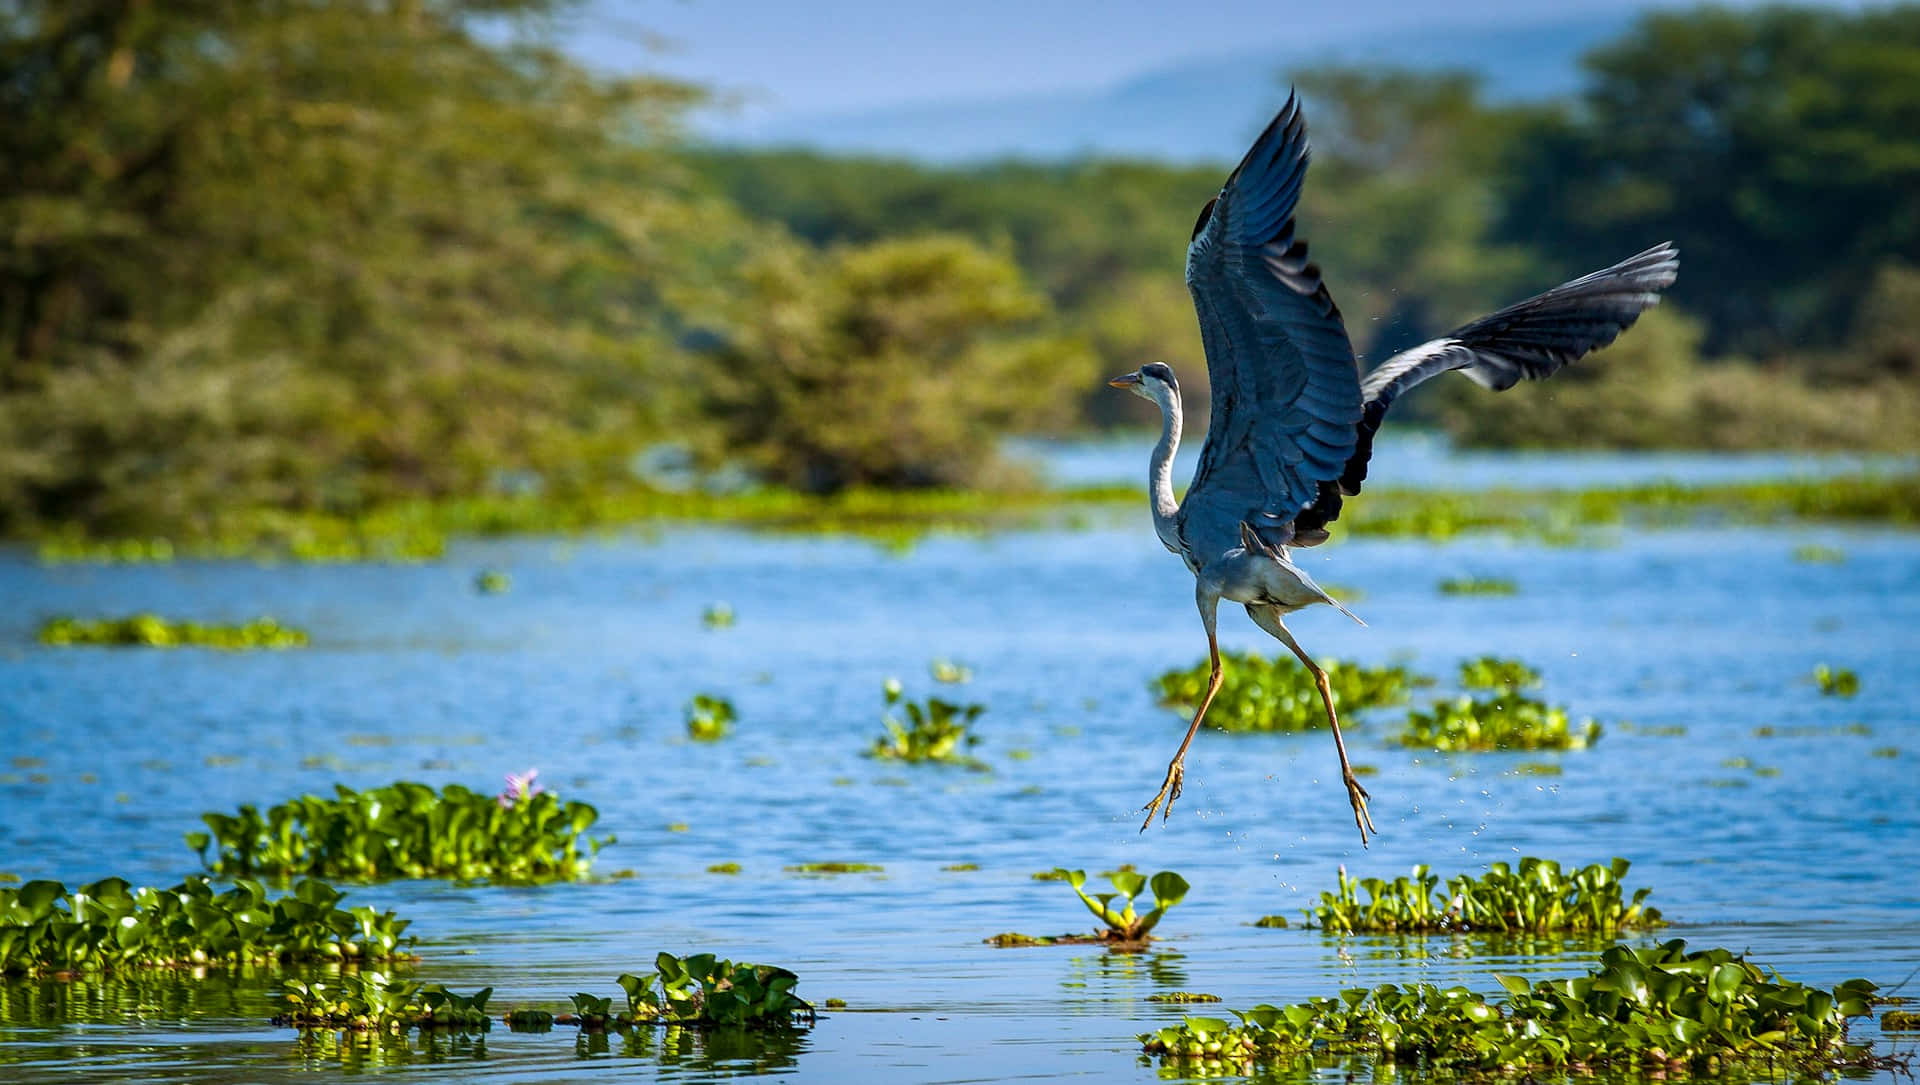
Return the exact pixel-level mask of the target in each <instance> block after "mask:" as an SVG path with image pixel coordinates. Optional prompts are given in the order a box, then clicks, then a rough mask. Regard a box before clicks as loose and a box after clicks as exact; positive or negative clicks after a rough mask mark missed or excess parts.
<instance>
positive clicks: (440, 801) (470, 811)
mask: <svg viewBox="0 0 1920 1085" xmlns="http://www.w3.org/2000/svg"><path fill="white" fill-rule="evenodd" d="M599 816H600V815H599V812H598V811H597V810H595V809H594V808H593V807H592V806H589V805H588V804H586V803H583V802H578V801H568V802H565V803H563V802H561V801H560V799H559V798H558V797H557V796H555V795H554V794H553V792H550V791H533V792H531V793H528V794H525V795H523V796H520V797H518V798H517V799H516V800H515V801H511V802H502V801H500V800H499V799H498V798H496V797H495V796H492V795H483V794H480V793H479V792H476V791H471V790H468V789H467V788H465V787H462V786H460V785H459V784H448V785H447V786H446V787H445V788H444V789H442V790H440V791H438V792H436V791H434V789H433V788H431V787H428V786H427V785H425V784H420V783H414V782H411V781H405V780H403V781H399V782H397V783H393V784H389V785H387V786H385V787H376V788H372V789H370V790H367V791H355V790H353V789H352V788H349V787H344V786H341V785H338V784H336V785H335V786H334V795H333V797H331V798H326V797H322V796H318V795H303V796H301V797H300V798H297V799H293V800H291V801H288V802H283V803H279V804H277V805H275V806H273V807H272V808H270V809H269V810H268V811H267V813H266V815H265V816H264V817H263V816H262V815H261V814H260V811H259V810H258V809H257V808H256V807H254V806H252V805H244V806H241V807H240V809H239V812H238V813H237V814H220V813H208V814H202V815H201V820H202V821H204V822H206V824H207V827H208V828H209V829H211V830H212V834H211V836H209V834H207V833H189V834H187V843H188V844H189V845H190V846H191V847H193V848H194V849H195V850H197V851H199V852H200V853H201V860H202V861H203V862H205V863H206V865H207V869H209V870H211V871H213V872H214V873H216V874H226V875H236V874H241V875H245V874H268V875H275V876H281V877H285V876H290V875H297V874H315V875H319V876H321V877H328V878H352V879H362V880H371V879H380V878H453V879H456V880H460V881H475V880H481V879H485V880H488V881H495V882H548V881H572V880H577V879H580V878H584V877H586V876H587V870H588V868H589V867H590V866H591V865H592V863H593V857H594V855H595V854H597V853H598V852H599V850H600V848H601V846H602V845H604V844H608V843H611V842H612V841H613V838H612V837H606V838H603V839H592V838H588V837H585V836H584V834H585V833H586V831H587V830H588V829H589V828H591V827H592V826H593V823H594V822H595V821H596V820H598V819H599ZM210 844H211V845H213V847H214V852H213V856H212V858H210V859H209V858H208V857H207V848H208V846H209V845H210Z"/></svg>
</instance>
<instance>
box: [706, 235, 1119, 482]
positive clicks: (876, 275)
mask: <svg viewBox="0 0 1920 1085" xmlns="http://www.w3.org/2000/svg"><path fill="white" fill-rule="evenodd" d="M1047 316H1048V305H1047V302H1046V299H1045V298H1044V297H1043V296H1041V295H1040V294H1039V293H1037V292H1036V291H1034V290H1033V289H1032V287H1030V286H1029V285H1028V284H1027V282H1026V281H1025V278H1024V276H1022V274H1021V273H1020V269H1019V268H1018V267H1017V266H1015V265H1014V264H1013V263H1012V261H1010V260H1008V259H1006V258H1005V257H1004V256H1001V255H999V254H997V253H994V252H991V251H989V250H987V249H984V248H981V247H980V246H978V245H975V244H973V243H972V242H969V241H967V240H965V239H963V238H958V237H923V238H917V239H912V240H897V241H882V242H877V243H875V244H872V245H867V246H863V247H859V248H850V249H836V250H832V251H829V252H826V253H820V254H815V253H811V252H808V251H806V250H804V249H801V248H798V247H795V246H792V245H779V244H773V245H768V246H766V247H764V248H763V249H762V250H761V251H760V252H759V253H758V254H757V255H756V256H755V257H754V259H753V260H752V261H751V263H750V265H749V267H748V269H747V271H746V272H745V274H744V285H743V288H742V291H741V295H740V298H739V299H738V303H737V306H736V308H735V311H733V312H730V313H729V314H727V316H726V320H725V328H724V330H723V331H721V332H719V333H717V334H718V341H717V342H716V343H715V345H714V347H713V349H712V351H711V357H710V358H709V360H708V363H707V364H706V365H704V366H702V367H701V369H700V373H701V374H702V379H703V381H704V390H703V394H704V400H703V409H704V410H705V412H706V413H707V414H708V415H709V416H710V417H711V418H712V419H713V421H714V422H715V423H716V424H717V426H718V427H719V434H720V440H719V443H718V444H717V445H715V446H713V447H712V448H710V449H709V453H710V458H712V459H715V460H718V459H722V458H739V459H740V460H742V461H744V463H745V464H746V465H747V466H748V467H749V468H750V469H752V470H753V471H754V472H755V473H756V474H757V475H758V476H759V477H761V478H763V479H765V480H768V481H771V482H774V483H777V484H779V485H782V486H787V487H792V488H794V489H798V490H803V491H806V492H809V493H833V492H837V491H839V490H843V489H846V488H848V487H851V486H883V487H888V488H925V487H937V486H953V485H978V484H981V483H984V482H988V481H991V480H992V478H993V474H992V472H993V469H994V467H995V466H996V464H995V453H996V447H997V444H998V441H999V436H1000V435H1001V434H1003V433H1005V432H1006V431H1007V430H1008V429H1010V428H1016V427H1021V426H1024V425H1028V424H1030V423H1032V422H1035V421H1037V420H1039V419H1040V418H1042V417H1044V415H1045V413H1046V412H1048V411H1050V410H1054V409H1055V408H1054V405H1055V404H1057V403H1058V402H1060V401H1061V398H1062V397H1061V393H1062V392H1064V391H1065V390H1067V389H1068V388H1070V387H1074V386H1075V385H1076V383H1084V382H1086V381H1090V380H1091V379H1092V378H1093V376H1094V374H1095V372H1096V371H1097V367H1096V366H1095V365H1094V364H1093V362H1092V360H1091V359H1090V358H1089V357H1088V356H1087V354H1086V352H1085V350H1084V349H1083V348H1082V347H1080V346H1079V345H1078V344H1077V343H1075V342H1073V341H1071V340H1069V339H1066V338H1063V337H1061V336H1059V335H1057V334H1047V333H1046V332H1045V330H1044V322H1045V320H1046V318H1047ZM1013 387H1018V388H1019V389H1020V394H1019V395H1009V394H1007V390H1008V389H1009V388H1013Z"/></svg>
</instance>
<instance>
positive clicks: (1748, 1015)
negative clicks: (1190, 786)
mask: <svg viewBox="0 0 1920 1085" xmlns="http://www.w3.org/2000/svg"><path fill="white" fill-rule="evenodd" d="M1495 978H1496V979H1497V980H1499V982H1500V985H1501V986H1502V987H1503V988H1505V990H1506V996H1505V998H1504V999H1503V1000H1500V1001H1493V1000H1491V999H1490V998H1489V996H1487V995H1482V994H1477V993H1475V992H1473V991H1469V990H1467V989H1466V988H1464V987H1450V988H1446V989H1442V988H1440V987H1438V986H1435V985H1433V984H1427V983H1422V984H1409V985H1405V986H1401V985H1396V984H1391V983H1389V984H1383V985H1381V986H1379V987H1375V988H1372V989H1371V990H1369V989H1367V988H1364V987H1362V988H1353V989H1351V990H1345V991H1342V992H1340V997H1338V998H1316V999H1311V1000H1309V1001H1306V1002H1301V1003H1296V1004H1294V1005H1290V1006H1285V1007H1279V1006H1268V1005H1262V1006H1256V1007H1254V1008H1253V1009H1251V1010H1246V1011H1237V1010H1236V1011H1234V1016H1236V1017H1238V1018H1239V1019H1240V1021H1239V1024H1237V1025H1236V1024H1232V1023H1230V1022H1228V1021H1226V1020H1223V1019H1221V1018H1217V1017H1189V1018H1187V1019H1186V1020H1185V1021H1184V1022H1183V1023H1182V1024H1179V1025H1175V1026H1172V1027H1169V1028H1163V1029H1159V1030H1157V1031H1155V1032H1149V1033H1143V1034H1141V1036H1140V1042H1141V1045H1142V1048H1143V1049H1144V1050H1145V1051H1146V1052H1147V1053H1148V1054H1151V1055H1158V1056H1160V1057H1162V1058H1163V1059H1164V1060H1166V1061H1167V1062H1168V1063H1169V1064H1170V1066H1169V1067H1168V1068H1169V1069H1173V1070H1175V1072H1178V1073H1182V1074H1194V1073H1202V1072H1204V1073H1238V1074H1250V1073H1252V1072H1253V1068H1254V1067H1255V1066H1256V1065H1259V1064H1270V1063H1275V1062H1280V1061H1288V1062H1291V1061H1293V1060H1296V1059H1298V1058H1300V1057H1301V1056H1303V1055H1306V1054H1307V1053H1309V1052H1324V1053H1328V1054H1335V1055H1341V1054H1354V1055H1364V1056H1367V1057H1370V1058H1373V1059H1376V1060H1378V1061H1379V1062H1381V1063H1408V1064H1416V1065H1418V1066H1419V1067H1421V1068H1422V1070H1423V1071H1426V1072H1432V1071H1435V1070H1440V1071H1463V1070H1486V1071H1494V1072H1498V1073H1499V1074H1500V1075H1502V1076H1515V1075H1521V1074H1527V1075H1531V1074H1538V1073H1545V1072H1564V1071H1574V1072H1579V1073H1591V1072H1595V1071H1600V1070H1650V1071H1659V1072H1665V1071H1680V1070H1691V1071H1693V1072H1696V1073H1708V1074H1713V1075H1715V1076H1717V1075H1718V1074H1720V1073H1723V1072H1725V1071H1726V1070H1727V1069H1728V1068H1729V1067H1732V1066H1736V1065H1742V1064H1747V1063H1752V1064H1754V1065H1756V1066H1764V1067H1777V1066H1786V1067H1790V1068H1792V1069H1793V1070H1795V1071H1797V1072H1800V1073H1804V1074H1811V1075H1824V1074H1826V1073H1829V1072H1832V1071H1835V1070H1844V1069H1884V1068H1888V1067H1890V1066H1893V1065H1898V1063H1897V1062H1896V1061H1894V1060H1890V1059H1889V1058H1887V1057H1882V1056H1875V1055H1873V1054H1872V1053H1871V1051H1870V1049H1869V1048H1868V1047H1867V1046H1866V1045H1861V1044H1852V1043H1849V1042H1848V1039H1847V1026H1848V1023H1849V1021H1850V1020H1851V1019H1853V1018H1858V1017H1864V1016H1866V1015H1867V1014H1868V1012H1869V1006H1870V1002H1871V999H1872V996H1873V992H1874V991H1875V990H1876V988H1875V986H1874V985H1873V984H1872V983H1869V982H1867V981H1866V980H1857V979H1856V980H1848V981H1846V982H1845V983H1842V984H1840V985H1839V986H1837V987H1835V988H1833V989H1832V990H1822V989H1819V988H1814V987H1809V986H1806V985H1805V984H1801V983H1796V982H1792V981H1789V980H1787V979H1785V978H1783V977H1781V976H1780V975H1779V974H1777V973H1771V974H1770V973H1767V972H1764V971H1762V970H1761V969H1760V968H1759V967H1758V966H1756V965H1754V964H1753V963H1751V962H1750V961H1748V960H1746V959H1745V958H1743V957H1739V956H1736V955H1734V954H1733V953H1731V952H1729V951H1727V950H1724V949H1709V950H1700V951H1697V952H1694V953H1688V952H1686V943H1685V942H1683V941H1680V940H1678V939H1676V940H1674V941H1670V942H1667V943H1666V944H1664V945H1661V946H1653V947H1648V948H1645V949H1637V950H1636V949H1629V948H1628V947H1626V946H1614V947H1612V948H1609V949H1607V950H1605V951H1604V952H1602V953H1601V954H1600V955H1599V958H1598V960H1597V961H1596V962H1595V963H1594V965H1593V969H1592V971H1590V972H1589V973H1588V974H1587V975H1585V976H1582V977H1580V978H1577V979H1566V980H1539V981H1532V982H1530V981H1528V980H1527V979H1526V978H1525V977H1522V976H1510V975H1497V974H1496V976H1495Z"/></svg>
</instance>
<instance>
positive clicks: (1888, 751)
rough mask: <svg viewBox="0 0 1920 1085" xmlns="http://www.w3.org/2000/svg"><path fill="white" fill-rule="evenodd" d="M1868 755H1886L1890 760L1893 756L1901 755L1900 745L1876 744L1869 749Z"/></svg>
mask: <svg viewBox="0 0 1920 1085" xmlns="http://www.w3.org/2000/svg"><path fill="white" fill-rule="evenodd" d="M1867 756H1868V757H1884V758H1886V759H1888V760H1892V759H1893V758H1896V757H1899V756H1900V747H1898V746H1875V747H1874V748H1873V749H1871V750H1868V751H1867Z"/></svg>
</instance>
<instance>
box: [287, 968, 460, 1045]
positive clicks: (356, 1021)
mask: <svg viewBox="0 0 1920 1085" xmlns="http://www.w3.org/2000/svg"><path fill="white" fill-rule="evenodd" d="M492 994H493V988H491V987H482V988H481V989H480V990H478V991H475V992H474V993H473V994H470V995H458V994H454V993H453V992H452V991H449V990H447V989H446V988H445V987H443V986H441V985H440V984H437V983H434V984H426V983H420V982H418V981H416V980H403V979H393V978H391V977H388V976H386V975H384V974H382V973H379V972H364V973H360V974H358V975H355V974H351V973H349V974H346V975H342V976H340V977H338V978H337V979H331V980H328V981H327V982H326V983H321V982H319V981H313V982H306V981H302V980H288V981H287V982H286V985H285V990H284V992H283V993H282V995H281V1004H282V1006H283V1007H284V1012H282V1013H281V1014H280V1015H279V1016H277V1017H275V1018H274V1019H273V1023H274V1024H276V1025H290V1026H292V1027H294V1028H297V1029H351V1030H353V1031H355V1032H395V1033H398V1032H406V1031H408V1030H409V1029H416V1028H419V1029H444V1030H448V1031H453V1032H485V1031H487V1030H488V1029H490V1028H492V1027H493V1022H492V1020H491V1019H489V1018H488V1017H487V999H488V997H489V996H491V995H492Z"/></svg>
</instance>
